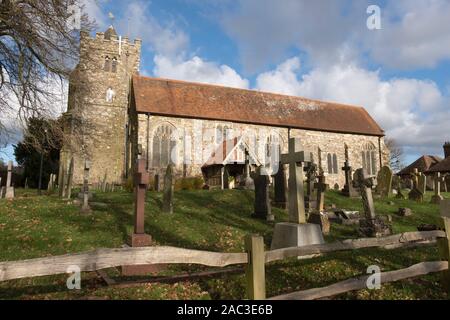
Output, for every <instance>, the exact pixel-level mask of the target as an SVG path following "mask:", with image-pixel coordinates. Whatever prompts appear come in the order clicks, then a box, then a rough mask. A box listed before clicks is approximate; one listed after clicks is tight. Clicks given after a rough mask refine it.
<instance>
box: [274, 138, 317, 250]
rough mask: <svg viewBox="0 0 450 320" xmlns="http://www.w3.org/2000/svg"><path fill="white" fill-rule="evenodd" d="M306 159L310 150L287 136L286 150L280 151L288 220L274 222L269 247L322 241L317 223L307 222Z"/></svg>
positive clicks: (277, 247) (309, 157) (285, 246)
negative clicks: (285, 175)
mask: <svg viewBox="0 0 450 320" xmlns="http://www.w3.org/2000/svg"><path fill="white" fill-rule="evenodd" d="M309 162H311V153H310V152H305V151H302V150H301V145H300V140H299V139H296V138H291V139H289V152H288V153H287V154H282V155H281V163H282V164H288V165H289V180H288V184H289V194H288V203H289V207H288V208H289V222H288V223H277V224H276V225H275V230H274V234H273V239H272V245H271V248H272V249H279V248H287V247H299V246H304V245H310V244H320V243H324V239H323V235H322V231H321V229H320V226H319V225H317V224H312V223H306V212H305V202H304V201H305V200H304V190H303V189H304V186H303V164H304V163H309Z"/></svg>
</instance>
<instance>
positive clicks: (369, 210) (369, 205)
mask: <svg viewBox="0 0 450 320" xmlns="http://www.w3.org/2000/svg"><path fill="white" fill-rule="evenodd" d="M375 183H376V182H375V177H373V176H369V175H368V174H367V172H366V171H365V170H364V169H358V170H356V171H355V176H354V179H353V186H354V187H355V188H357V189H358V190H359V192H360V194H361V198H362V202H363V207H364V214H365V216H366V220H370V221H373V220H375V217H376V214H375V206H374V204H373V197H372V187H373V186H374V185H375Z"/></svg>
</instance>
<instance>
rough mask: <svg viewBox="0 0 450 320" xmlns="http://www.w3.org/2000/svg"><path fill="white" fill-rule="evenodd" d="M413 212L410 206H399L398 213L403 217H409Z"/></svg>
mask: <svg viewBox="0 0 450 320" xmlns="http://www.w3.org/2000/svg"><path fill="white" fill-rule="evenodd" d="M412 214H413V212H412V210H411V209H410V208H399V209H398V215H399V216H402V217H409V216H411V215H412Z"/></svg>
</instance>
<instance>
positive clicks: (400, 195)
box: [393, 176, 406, 200]
mask: <svg viewBox="0 0 450 320" xmlns="http://www.w3.org/2000/svg"><path fill="white" fill-rule="evenodd" d="M393 179H394V180H395V185H396V189H397V194H396V195H395V198H396V199H402V200H404V199H406V196H405V195H404V194H403V192H402V181H401V179H400V177H398V176H395V177H394V178H393Z"/></svg>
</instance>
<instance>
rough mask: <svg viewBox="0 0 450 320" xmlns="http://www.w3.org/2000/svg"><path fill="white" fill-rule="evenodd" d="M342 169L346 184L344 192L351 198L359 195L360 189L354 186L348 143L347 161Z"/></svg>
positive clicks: (346, 147)
mask: <svg viewBox="0 0 450 320" xmlns="http://www.w3.org/2000/svg"><path fill="white" fill-rule="evenodd" d="M341 169H342V170H343V171H344V173H345V184H344V188H343V189H342V194H343V195H344V196H346V197H349V198H357V197H359V193H358V191H357V190H356V189H355V188H354V187H353V182H352V179H353V177H352V167H351V165H350V158H349V155H348V146H347V144H345V162H344V166H343V167H342V168H341Z"/></svg>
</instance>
